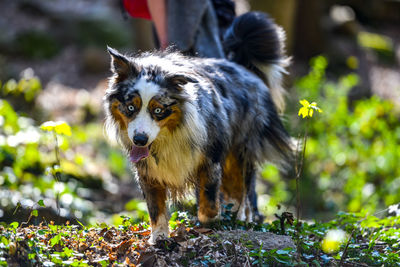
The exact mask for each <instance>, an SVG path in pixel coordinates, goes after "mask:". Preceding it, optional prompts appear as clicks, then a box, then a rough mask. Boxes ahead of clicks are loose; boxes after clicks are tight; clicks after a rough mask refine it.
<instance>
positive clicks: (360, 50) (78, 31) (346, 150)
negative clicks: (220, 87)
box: [0, 0, 400, 224]
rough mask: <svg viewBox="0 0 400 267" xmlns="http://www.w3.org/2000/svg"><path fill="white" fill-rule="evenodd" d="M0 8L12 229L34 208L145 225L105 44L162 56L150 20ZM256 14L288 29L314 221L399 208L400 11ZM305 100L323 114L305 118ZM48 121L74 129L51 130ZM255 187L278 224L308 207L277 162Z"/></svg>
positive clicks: (97, 12)
mask: <svg viewBox="0 0 400 267" xmlns="http://www.w3.org/2000/svg"><path fill="white" fill-rule="evenodd" d="M0 10H2V16H1V17H0V90H1V91H0V95H1V99H0V125H1V128H0V221H4V222H11V221H26V220H27V219H28V217H29V215H30V214H31V210H33V209H38V210H39V216H38V217H37V218H33V219H34V220H36V222H40V221H42V220H43V218H44V219H45V220H47V221H49V220H53V221H56V222H64V221H66V220H70V221H72V222H74V223H76V220H78V221H80V222H83V223H85V224H96V223H101V222H107V223H118V222H119V221H120V220H122V219H121V217H120V215H127V216H130V217H133V218H136V219H137V220H142V219H145V218H146V216H147V215H146V206H145V204H144V202H143V199H142V198H141V194H140V192H139V190H138V188H137V185H136V184H135V180H134V175H133V174H132V172H131V170H130V166H129V164H128V163H127V161H126V159H125V156H124V155H123V154H122V153H121V151H120V150H119V148H118V147H117V146H112V145H110V144H109V143H108V142H107V140H106V138H105V136H104V133H103V118H104V114H103V111H102V96H103V94H104V91H105V89H106V86H107V77H108V76H109V75H110V71H109V56H108V54H107V52H106V45H109V46H112V47H115V48H118V49H120V50H121V51H123V52H130V53H132V52H135V51H145V50H148V49H152V48H154V44H153V32H152V29H151V27H152V26H151V23H150V22H149V21H146V20H142V19H133V18H131V17H129V16H128V15H127V13H125V12H124V11H123V9H122V8H121V3H120V1H117V0H114V1H113V0H74V1H70V0H14V1H7V0H1V1H0ZM248 10H261V11H266V12H268V13H270V15H271V16H272V17H273V18H275V21H276V22H277V23H278V24H280V25H282V26H283V28H284V29H285V31H286V33H287V42H286V46H287V54H288V55H290V56H291V57H292V65H291V66H290V68H289V74H288V76H287V77H286V79H285V80H286V82H285V83H286V87H287V90H288V94H287V102H288V105H287V106H288V108H287V111H286V114H285V116H284V117H285V124H286V127H287V129H289V131H290V133H291V134H292V136H293V137H296V138H298V137H300V138H301V136H302V135H304V132H305V131H306V128H307V132H308V139H307V150H306V155H305V162H304V169H303V173H302V176H301V178H300V194H301V201H300V202H301V203H300V204H301V211H302V217H303V218H306V219H316V220H321V219H323V220H327V219H329V218H331V217H333V215H334V214H336V213H337V212H338V211H351V212H358V211H361V210H367V211H369V212H372V213H373V212H376V211H378V210H380V209H384V208H386V207H388V206H390V205H393V204H396V203H399V202H400V124H399V118H400V109H399V105H400V72H399V70H400V1H398V0H346V1H344V0H343V1H340V0H251V1H249V2H247V1H244V0H240V1H236V11H237V13H238V14H240V13H243V12H246V11H248ZM304 98H305V99H307V100H309V101H310V102H311V101H315V102H317V103H318V106H319V107H320V108H322V110H323V113H319V114H317V115H315V116H314V117H313V118H311V119H308V120H305V119H301V118H300V117H298V116H297V112H298V109H299V108H300V104H299V100H300V99H304ZM46 121H65V122H67V123H68V125H70V126H71V133H69V129H65V128H66V127H67V126H68V125H62V126H60V127H61V128H62V129H61V130H60V129H57V126H54V125H53V126H52V127H53V128H51V127H50V128H45V130H43V129H41V128H40V125H41V124H42V123H44V122H46ZM46 129H47V130H49V129H50V131H46ZM51 129H54V131H51ZM56 130H57V132H58V133H56ZM257 190H258V193H259V208H260V210H261V211H262V212H263V213H264V214H266V215H267V218H268V219H273V218H274V216H273V214H274V213H279V212H283V211H293V210H294V207H295V206H296V188H295V180H294V174H293V172H289V174H287V175H282V174H281V172H280V171H279V170H278V169H277V168H276V167H274V166H271V165H265V166H263V167H262V168H261V169H260V179H259V180H258V186H257ZM40 200H43V202H42V201H40Z"/></svg>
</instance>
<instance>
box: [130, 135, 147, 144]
mask: <svg viewBox="0 0 400 267" xmlns="http://www.w3.org/2000/svg"><path fill="white" fill-rule="evenodd" d="M147 140H149V138H148V137H147V135H145V134H136V135H135V136H134V137H133V143H135V145H137V146H145V145H146V144H147Z"/></svg>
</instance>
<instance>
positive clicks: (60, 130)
mask: <svg viewBox="0 0 400 267" xmlns="http://www.w3.org/2000/svg"><path fill="white" fill-rule="evenodd" d="M40 129H42V130H43V131H48V132H52V131H54V132H56V133H57V134H64V135H68V136H70V135H71V127H70V126H69V125H68V124H67V123H66V122H65V121H56V122H54V121H46V122H45V123H43V124H42V125H40Z"/></svg>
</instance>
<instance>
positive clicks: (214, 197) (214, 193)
mask: <svg viewBox="0 0 400 267" xmlns="http://www.w3.org/2000/svg"><path fill="white" fill-rule="evenodd" d="M283 38H284V34H283V32H282V30H281V29H280V28H279V27H278V26H277V25H276V24H274V23H273V21H272V20H271V19H270V18H269V17H268V15H266V14H264V13H261V12H249V13H246V14H244V15H241V16H239V17H237V18H236V19H235V20H234V22H233V23H232V25H231V27H230V28H229V29H228V30H227V32H226V34H225V36H224V41H223V44H224V49H225V53H226V56H227V59H215V58H195V57H187V56H184V55H182V54H181V53H179V52H174V51H170V50H168V51H163V52H162V51H155V52H145V53H142V54H139V55H136V56H133V57H131V56H127V55H123V54H121V53H119V52H118V51H117V50H115V49H113V48H108V52H109V54H110V55H111V70H112V73H113V75H112V77H111V78H110V82H109V87H108V89H107V91H106V93H105V96H104V108H105V113H106V122H105V125H106V129H107V132H108V134H109V135H110V136H114V137H116V139H117V140H118V142H119V143H120V144H121V146H122V148H123V149H124V150H125V151H126V153H127V155H128V156H129V159H130V161H131V162H132V164H133V166H134V167H135V170H136V171H137V179H138V183H139V185H140V187H141V190H142V192H143V195H144V198H145V200H146V203H147V207H148V212H149V216H150V224H151V229H152V233H151V236H150V239H149V243H150V244H154V243H155V242H156V240H157V238H159V237H162V236H164V237H167V236H168V233H169V229H168V212H167V208H166V201H167V199H168V198H172V199H174V200H176V199H179V198H180V197H184V196H185V195H186V194H187V192H189V191H190V188H195V192H196V199H197V207H198V211H197V216H198V219H199V221H200V222H201V223H207V222H210V221H212V220H216V219H218V218H219V215H220V207H221V203H222V202H223V203H232V204H234V206H233V208H232V210H233V211H235V212H237V218H238V219H239V220H247V221H251V220H252V219H253V217H254V215H255V214H258V210H257V207H256V205H255V201H256V200H255V198H256V196H255V193H254V182H255V178H256V169H257V166H258V165H259V164H262V163H264V162H265V161H269V162H272V163H276V164H279V165H280V166H285V164H288V162H290V158H291V155H292V152H293V149H292V147H293V146H292V144H291V138H290V136H289V134H288V133H287V131H286V130H285V128H284V126H283V124H282V121H281V119H280V116H279V112H280V111H279V110H281V109H282V108H283V89H282V85H281V83H282V77H283V74H284V73H285V67H286V65H287V61H288V60H287V58H286V57H285V56H284V52H283Z"/></svg>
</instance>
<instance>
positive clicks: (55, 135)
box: [53, 131, 61, 217]
mask: <svg viewBox="0 0 400 267" xmlns="http://www.w3.org/2000/svg"><path fill="white" fill-rule="evenodd" d="M53 135H54V139H55V142H56V143H55V148H54V151H55V154H56V164H57V166H58V167H59V168H61V161H60V150H59V148H58V139H57V134H56V132H55V131H53ZM53 176H54V178H55V179H56V181H57V183H59V182H60V180H61V177H60V172H59V170H54V166H53ZM56 206H57V216H58V217H60V192H59V191H58V190H57V192H56Z"/></svg>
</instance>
